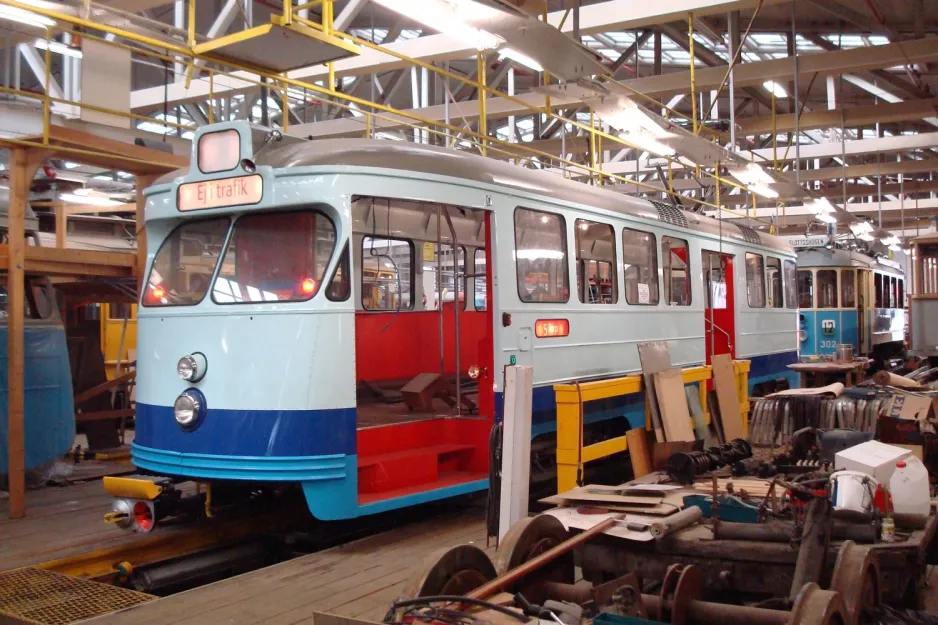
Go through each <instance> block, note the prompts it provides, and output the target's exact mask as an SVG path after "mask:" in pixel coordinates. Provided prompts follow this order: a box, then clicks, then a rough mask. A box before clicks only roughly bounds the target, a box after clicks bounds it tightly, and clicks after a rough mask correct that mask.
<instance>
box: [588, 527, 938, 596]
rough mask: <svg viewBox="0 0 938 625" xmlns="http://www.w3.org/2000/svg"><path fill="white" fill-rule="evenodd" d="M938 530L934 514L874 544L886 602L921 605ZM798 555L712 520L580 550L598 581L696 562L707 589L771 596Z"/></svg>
mask: <svg viewBox="0 0 938 625" xmlns="http://www.w3.org/2000/svg"><path fill="white" fill-rule="evenodd" d="M933 512H934V511H933ZM936 529H938V517H936V516H935V514H934V513H933V514H932V515H931V516H930V517H929V520H928V523H927V524H926V526H925V528H924V529H920V530H905V531H903V530H897V538H898V535H899V534H900V533H902V534H907V533H908V534H910V535H909V536H908V538H907V539H906V540H904V541H902V542H895V543H877V544H874V545H870V547H871V548H872V549H874V550H876V551H877V555H878V556H879V567H880V577H881V580H882V593H883V594H882V596H883V601H884V602H887V603H900V602H901V603H905V604H906V605H919V606H920V605H921V603H922V587H923V584H922V583H921V582H922V581H923V579H924V576H925V574H926V568H927V567H926V565H927V564H934V563H935V562H936V561H938V558H936V555H938V554H936V549H935V547H934V542H935V541H934V540H933V539H934V537H935V532H936ZM840 547H841V542H839V541H831V543H830V545H829V548H828V553H827V558H826V561H825V568H826V571H827V573H826V575H828V576H829V575H830V574H831V570H832V569H833V566H834V563H835V562H836V560H837V554H838V551H839V550H840ZM797 558H798V549H797V546H793V545H791V544H789V543H772V542H761V541H758V542H757V541H746V540H715V539H714V538H713V532H712V531H711V529H710V525H709V521H708V522H707V524H703V523H701V524H697V525H693V526H691V527H688V528H686V529H683V530H679V531H677V532H676V533H674V534H672V535H670V536H667V537H665V538H663V539H661V540H658V541H650V542H636V541H629V540H625V539H622V538H616V537H613V536H608V535H605V534H604V535H601V536H598V537H597V538H595V539H594V540H592V541H590V542H589V543H587V544H585V545H583V546H581V547H580V548H579V549H578V550H577V552H576V564H577V566H579V567H581V568H582V570H583V577H584V578H585V579H590V580H593V581H595V580H600V579H612V578H614V577H618V576H621V575H624V574H626V573H628V572H632V571H634V572H635V573H636V574H637V575H639V576H640V577H641V578H643V579H650V580H661V579H663V578H664V575H665V572H666V570H667V568H668V567H669V566H670V565H672V564H677V563H683V564H694V565H696V566H697V567H698V568H699V569H700V572H701V574H702V580H703V587H704V588H705V589H706V590H707V592H715V593H720V592H727V593H730V594H735V593H751V594H753V595H761V596H765V597H785V596H788V593H789V590H790V587H791V583H792V576H793V574H794V570H795V562H796V560H797Z"/></svg>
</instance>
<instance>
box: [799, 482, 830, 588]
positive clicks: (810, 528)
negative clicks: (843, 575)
mask: <svg viewBox="0 0 938 625" xmlns="http://www.w3.org/2000/svg"><path fill="white" fill-rule="evenodd" d="M831 513H832V508H831V502H830V501H828V500H827V499H822V498H820V497H816V498H815V499H813V500H811V503H809V504H808V510H807V512H806V514H805V518H804V526H803V528H802V530H801V546H800V548H799V549H798V560H797V561H796V562H795V573H794V575H792V581H791V593H790V594H789V598H791V600H792V601H794V600H795V599H796V598H797V597H798V596H799V595H800V594H801V593H802V592H803V591H804V587H805V585H807V584H809V583H812V582H813V583H818V582H819V581H820V580H821V573H822V572H823V570H824V558H825V557H826V556H827V547H828V545H829V544H830V540H831Z"/></svg>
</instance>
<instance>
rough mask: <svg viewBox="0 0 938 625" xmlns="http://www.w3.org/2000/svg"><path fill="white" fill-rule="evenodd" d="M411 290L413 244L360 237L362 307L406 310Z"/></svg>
mask: <svg viewBox="0 0 938 625" xmlns="http://www.w3.org/2000/svg"><path fill="white" fill-rule="evenodd" d="M413 292H414V244H413V242H412V241H408V240H405V239H389V238H386V237H363V238H362V308H364V309H365V310H394V311H397V310H410V309H411V308H413Z"/></svg>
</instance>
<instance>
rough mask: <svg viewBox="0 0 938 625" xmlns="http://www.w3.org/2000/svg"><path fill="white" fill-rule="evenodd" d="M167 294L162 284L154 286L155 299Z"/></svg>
mask: <svg viewBox="0 0 938 625" xmlns="http://www.w3.org/2000/svg"><path fill="white" fill-rule="evenodd" d="M164 295H166V290H165V289H164V288H163V287H161V286H155V287H153V298H154V299H163V296H164Z"/></svg>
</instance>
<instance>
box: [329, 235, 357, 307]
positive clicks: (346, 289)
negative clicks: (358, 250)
mask: <svg viewBox="0 0 938 625" xmlns="http://www.w3.org/2000/svg"><path fill="white" fill-rule="evenodd" d="M348 248H349V246H348V243H346V244H345V249H343V250H342V256H341V257H340V258H339V264H338V265H336V267H335V272H334V273H333V274H332V279H331V280H329V286H328V287H327V288H326V297H327V298H328V299H329V300H330V301H333V302H344V301H345V300H347V299H348V298H349V296H350V295H351V294H352V282H351V280H350V276H351V270H350V268H349V253H348Z"/></svg>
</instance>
